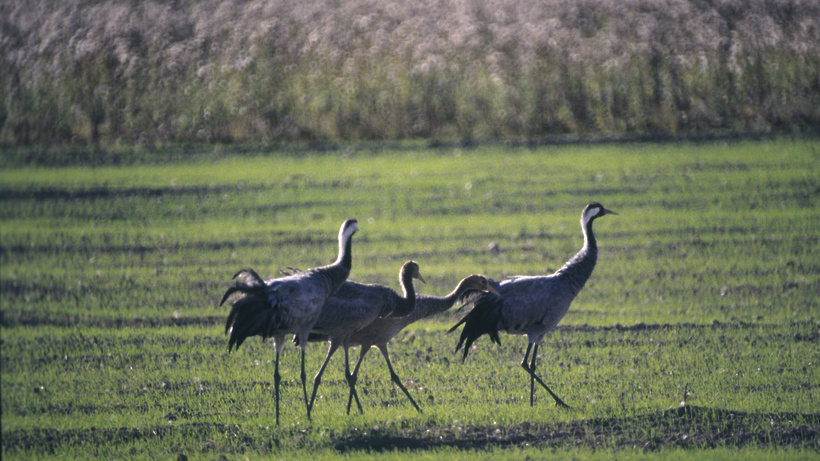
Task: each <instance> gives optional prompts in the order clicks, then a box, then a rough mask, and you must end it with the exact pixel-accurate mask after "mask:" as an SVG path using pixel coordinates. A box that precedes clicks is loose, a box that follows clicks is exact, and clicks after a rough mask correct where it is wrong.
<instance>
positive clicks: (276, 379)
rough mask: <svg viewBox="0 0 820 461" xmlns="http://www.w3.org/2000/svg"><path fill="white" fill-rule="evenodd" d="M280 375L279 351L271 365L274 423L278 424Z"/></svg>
mask: <svg viewBox="0 0 820 461" xmlns="http://www.w3.org/2000/svg"><path fill="white" fill-rule="evenodd" d="M280 382H282V375H280V374H279V352H276V364H275V365H274V366H273V396H274V401H275V402H276V425H277V426H278V425H279V383H280Z"/></svg>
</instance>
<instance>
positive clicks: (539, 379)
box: [521, 343, 570, 408]
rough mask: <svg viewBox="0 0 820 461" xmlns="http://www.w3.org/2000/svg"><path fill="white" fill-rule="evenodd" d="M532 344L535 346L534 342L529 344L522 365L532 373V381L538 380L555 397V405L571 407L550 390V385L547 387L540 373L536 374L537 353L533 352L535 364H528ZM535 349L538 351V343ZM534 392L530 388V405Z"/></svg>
mask: <svg viewBox="0 0 820 461" xmlns="http://www.w3.org/2000/svg"><path fill="white" fill-rule="evenodd" d="M532 346H533V345H532V343H529V344H528V345H527V352H525V353H524V360H522V361H521V366H522V367H523V368H524V370H526V371H527V373H529V375H530V382H532V380H535V381H538V384H540V385H541V386H542V387H543V388H544V389H546V390H547V392H548V393H549V394H550V395H551V396H552V398H553V399H555V405H556V406H558V407H562V408H570V406H569V405H567V404H566V403H564V401H563V400H561V399H560V398H559V397H558V396H557V395H555V393H554V392H552V391H551V390H550V388H549V387H547V385H546V383H544V381H543V380H541V378H539V377H538V375H536V374H535V355H537V354H533V358H532V363H533V365H532V368H530V365H529V364H527V359H528V357H529V355H530V351H531V350H532V348H533V347H532ZM535 350H536V351H537V350H538V345H536V346H535ZM533 392H534V391H533V390H532V389H531V390H530V405H532V393H533Z"/></svg>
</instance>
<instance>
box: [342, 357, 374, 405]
mask: <svg viewBox="0 0 820 461" xmlns="http://www.w3.org/2000/svg"><path fill="white" fill-rule="evenodd" d="M369 350H370V346H365V345H362V350H361V352H360V353H359V360H358V361H356V366H355V367H353V373H351V374H350V378H348V381H347V383H348V386H349V387H350V393H349V394H348V396H347V414H348V415H349V414H350V405H351V404H352V403H353V398H354V397H355V398H356V405H358V406H359V409H360V410H361V409H362V404H361V402H359V394H358V393H357V392H356V381H358V379H359V367H360V366H361V364H362V359H364V355H365V354H367V351H369ZM362 412H364V411H363V410H362Z"/></svg>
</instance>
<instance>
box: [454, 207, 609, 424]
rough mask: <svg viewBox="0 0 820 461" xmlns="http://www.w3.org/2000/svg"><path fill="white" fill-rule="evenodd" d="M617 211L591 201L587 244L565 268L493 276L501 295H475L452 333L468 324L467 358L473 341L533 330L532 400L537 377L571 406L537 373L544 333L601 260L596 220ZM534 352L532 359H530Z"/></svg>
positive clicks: (462, 341) (462, 342) (463, 342)
mask: <svg viewBox="0 0 820 461" xmlns="http://www.w3.org/2000/svg"><path fill="white" fill-rule="evenodd" d="M608 214H613V215H617V214H618V213H615V212H614V211H612V210H607V209H606V208H604V207H603V206H602V205H601V204H600V203H595V202H593V203H590V204H589V205H587V206H586V207H585V208H584V211H583V212H582V213H581V231H582V232H583V234H584V246H583V247H582V248H581V250H580V251H579V252H578V253H577V254H575V256H573V257H572V259H570V260H569V261H567V263H566V264H564V266H563V267H561V269H559V270H558V271H556V272H555V273H554V274H550V275H542V276H513V277H510V278H508V279H506V280H503V281H502V282H500V283H499V282H496V281H491V283H492V284H493V285H494V287H495V288H496V290H497V291H498V293H499V294H492V293H482V294H481V295H479V296H477V297H473V299H471V300H470V301H469V302H468V303H467V304H466V305H467V306H469V305H471V304H472V306H473V308H472V310H471V311H470V312H469V313H468V314H467V315H465V316H464V318H462V319H461V321H459V322H458V323H457V324H456V325H455V326H453V327H452V328H451V329H450V330H449V331H448V332H452V331H454V330H456V329H457V328H458V327H459V326H461V325H462V324H464V329H463V330H462V331H461V337H460V338H459V340H458V344H457V346H456V351H458V350H459V349H461V347H462V346H463V347H464V355H463V356H462V361H463V360H466V358H467V353H468V352H469V351H470V346H471V345H472V344H473V342H474V341H475V340H476V339H478V338H479V337H481V336H482V335H484V334H487V335H489V336H490V340H491V341H493V342H495V343H497V344H499V345H500V344H501V340H500V339H499V337H498V332H499V331H505V332H507V333H509V334H514V335H527V339H528V341H529V344H528V345H527V351H526V352H525V353H524V359H523V360H522V361H521V366H522V367H523V368H524V370H525V371H527V373H528V374H529V375H530V405H531V406H532V405H533V404H534V401H535V381H538V383H539V384H540V385H541V386H543V387H544V389H546V390H547V392H548V393H549V394H550V395H551V396H552V398H553V399H555V404H556V405H557V406H561V407H565V408H568V407H569V406H568V405H567V404H565V403H564V402H563V401H562V400H561V399H560V398H558V396H557V395H555V394H554V393H553V392H552V391H551V390H550V388H549V387H547V385H546V384H545V383H544V381H543V380H541V378H540V377H538V375H536V374H535V366H536V364H535V358H536V357H537V356H538V345H539V344H540V343H541V340H542V339H543V338H544V336H545V335H546V334H548V333H550V332H551V331H552V330H553V329H555V327H556V326H557V325H558V322H560V321H561V319H562V318H563V317H564V315H565V314H566V313H567V311H568V310H569V306H570V304H571V303H572V300H573V299H575V297H576V296H577V295H578V293H579V292H580V291H581V289H582V288H584V284H585V283H586V282H587V280H589V277H590V276H591V275H592V270H593V269H594V268H595V263H596V261H597V259H598V247H597V244H596V242H595V235H594V234H593V233H592V222H593V221H594V220H595V219H597V218H600V217H601V216H604V215H608ZM530 352H532V361H531V362H530V363H529V364H528V363H527V361H528V358H529V355H530Z"/></svg>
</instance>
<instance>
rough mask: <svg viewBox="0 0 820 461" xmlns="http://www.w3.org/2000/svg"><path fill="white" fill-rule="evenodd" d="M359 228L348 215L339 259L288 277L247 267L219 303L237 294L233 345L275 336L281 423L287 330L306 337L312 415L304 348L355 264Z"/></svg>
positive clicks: (230, 329) (230, 324) (231, 317)
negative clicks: (265, 277)
mask: <svg viewBox="0 0 820 461" xmlns="http://www.w3.org/2000/svg"><path fill="white" fill-rule="evenodd" d="M358 230H359V227H358V223H357V221H356V220H355V219H348V220H346V221H345V222H344V223H342V226H341V228H340V229H339V236H338V243H339V252H338V257H337V258H336V260H335V261H334V262H333V263H331V264H329V265H326V266H321V267H316V268H313V269H309V270H306V271H302V272H298V273H294V274H291V275H288V276H285V277H279V278H274V279H270V280H263V279H262V278H261V277H260V276H259V275H258V274H257V273H256V272H254V271H253V269H243V270H241V271H239V272H238V273H237V274H236V275H234V279H235V283H234V285H233V286H232V287H230V288H228V290H227V291H226V292H225V295H224V296H223V297H222V301H221V302H220V305H222V304H223V303H225V301H226V300H228V298H230V297H231V296H232V295H234V294H239V296H238V297H236V299H235V300H234V301H233V302H232V305H231V310H230V312H229V313H228V318H227V320H226V322H225V333H226V334H229V335H230V337H229V341H228V351H231V350H232V349H233V348H234V347H235V348H236V349H238V348H239V346H241V345H242V343H243V342H244V341H245V340H246V339H247V338H249V337H251V336H261V337H262V339H263V340H264V339H266V338H268V337H272V338H273V345H274V349H275V351H276V362H275V365H274V373H273V379H274V397H275V400H276V424H277V425H278V424H279V384H280V382H281V376H280V374H279V356H280V354H281V352H282V348H283V347H284V345H285V336H286V335H288V334H295V335H296V336H297V337H298V338H300V339H301V340H302V341H301V342H300V348H301V349H302V350H301V352H302V357H301V358H302V363H301V367H302V369H301V375H300V377H301V379H302V392H303V395H304V398H305V406H306V407H307V414H308V419H310V406H309V404H308V398H307V385H306V383H305V381H306V374H305V348H306V346H307V343H308V341H307V339H308V336H309V335H310V330H311V329H312V328H313V326H314V324H315V323H316V321H317V320H318V318H319V314H320V313H321V311H322V306H323V305H324V304H325V302H326V301H327V299H328V298H329V297H330V296H331V295H332V294H333V293H335V292H336V290H338V289H339V287H340V286H341V285H342V284H343V283H344V282H345V281H346V280H347V277H348V275H350V269H351V267H352V261H353V259H352V258H353V255H352V251H351V245H352V238H353V234H355V233H356V231H358Z"/></svg>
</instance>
